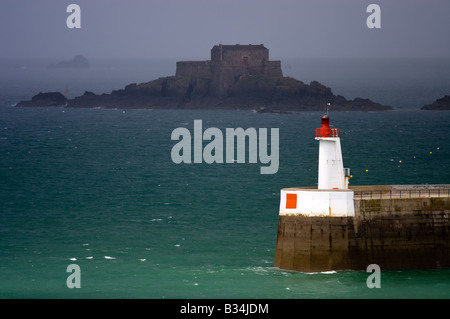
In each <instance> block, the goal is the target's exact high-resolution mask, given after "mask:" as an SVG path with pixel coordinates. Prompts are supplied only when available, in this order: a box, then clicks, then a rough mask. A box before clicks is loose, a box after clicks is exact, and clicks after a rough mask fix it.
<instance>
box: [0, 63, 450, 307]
mask: <svg viewBox="0 0 450 319" xmlns="http://www.w3.org/2000/svg"><path fill="white" fill-rule="evenodd" d="M52 62H57V61H46V60H30V61H25V60H2V61H0V298H2V299H28V298H33V299H72V298H74V299H110V298H111V299H116V298H117V299H118V298H126V299H127V298H133V299H134V298H136V299H144V298H145V299H211V298H212V299H216V298H217V299H255V300H257V299H266V300H268V299H309V298H312V299H335V298H337V299H340V298H345V299H348V298H350V299H353V298H358V299H372V298H383V299H384V298H388V299H411V298H413V299H415V298H420V299H422V298H438V299H440V298H442V299H447V298H449V297H450V269H428V270H423V269H413V270H396V271H389V270H383V269H381V273H380V280H381V281H380V283H381V286H380V288H369V287H368V285H367V280H368V277H369V276H370V275H371V272H367V271H364V270H361V271H351V270H348V271H327V272H319V273H301V272H295V271H287V270H283V269H278V268H275V267H274V266H273V262H274V256H275V244H276V236H277V226H278V209H279V201H280V189H282V188H285V187H295V186H316V185H317V166H318V163H317V161H318V142H317V141H316V140H315V139H314V137H315V128H316V127H319V126H320V117H321V116H322V115H323V112H321V111H319V112H295V113H292V114H258V113H256V112H253V111H252V110H156V109H155V110H151V109H135V110H130V109H126V110H123V109H102V108H95V109H93V108H77V109H74V108H64V107H34V108H21V107H15V104H16V103H17V102H19V101H20V100H29V99H31V97H32V96H33V95H35V94H37V93H39V92H48V91H59V92H61V93H64V92H65V91H66V89H67V91H68V96H69V98H73V97H75V96H78V95H81V94H83V93H84V92H85V91H91V92H94V93H97V94H101V93H109V92H111V91H112V90H116V89H121V88H124V86H125V85H127V84H129V83H141V82H146V81H150V80H153V79H156V78H158V77H161V76H167V75H173V74H174V73H175V62H176V61H175V60H174V61H171V60H164V59H162V60H139V61H138V60H136V61H120V60H118V61H114V60H91V61H90V62H91V68H89V69H79V70H68V69H48V68H47V65H48V64H50V63H52ZM282 66H283V72H284V75H285V76H292V77H294V78H296V79H298V80H301V81H303V82H305V83H309V82H310V81H313V80H317V81H319V82H321V83H322V84H324V85H326V86H329V87H331V89H332V91H333V92H334V93H335V94H340V95H343V96H345V97H346V98H348V99H352V98H355V97H362V98H370V99H372V100H374V101H376V102H379V103H382V104H385V105H391V106H393V107H394V110H392V111H389V112H337V111H333V107H332V106H331V108H330V112H329V116H330V118H331V124H332V125H333V126H334V127H338V128H339V129H340V135H341V143H342V151H343V160H344V167H349V168H350V169H351V174H352V176H353V178H352V179H351V180H350V183H351V185H385V184H450V160H449V159H450V142H449V141H450V140H449V133H450V112H446V111H422V110H420V107H422V106H423V105H425V104H429V103H432V102H433V101H434V100H436V99H437V98H440V97H443V96H444V95H446V94H447V95H448V94H450V59H448V58H435V59H419V58H410V59H381V58H380V59H378V58H377V59H362V58H361V59H331V60H321V59H313V58H311V59H300V58H296V59H286V60H283V61H282ZM194 120H202V125H203V130H205V129H207V128H209V127H214V128H218V129H220V130H222V132H225V130H226V128H238V127H242V128H243V129H247V128H250V127H254V128H257V129H258V128H267V129H270V128H278V129H279V169H278V171H277V172H276V173H275V174H261V173H260V167H261V166H263V165H264V164H262V163H261V162H259V161H258V163H249V161H248V160H247V161H246V162H245V163H236V162H233V163H222V164H219V163H212V164H207V163H205V162H203V163H191V164H186V163H180V164H176V163H174V161H173V160H172V157H171V151H172V148H173V147H174V145H175V144H176V143H177V141H175V140H172V139H171V134H172V132H173V130H175V129H176V128H180V127H182V128H186V129H188V130H189V131H190V132H191V133H192V132H193V128H194ZM203 143H204V145H205V144H206V141H204V142H203ZM73 267H76V268H73ZM73 283H76V284H77V285H78V287H73V285H72V286H71V284H73Z"/></svg>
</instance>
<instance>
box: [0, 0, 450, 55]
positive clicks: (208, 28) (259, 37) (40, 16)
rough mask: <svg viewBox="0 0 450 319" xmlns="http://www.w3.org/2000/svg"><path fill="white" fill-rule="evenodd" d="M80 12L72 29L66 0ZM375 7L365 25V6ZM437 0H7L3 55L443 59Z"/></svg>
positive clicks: (444, 26)
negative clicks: (241, 50) (221, 51)
mask: <svg viewBox="0 0 450 319" xmlns="http://www.w3.org/2000/svg"><path fill="white" fill-rule="evenodd" d="M71 3H76V4H78V5H79V6H80V8H81V14H80V16H81V28H79V29H70V28H68V27H67V25H66V19H67V18H68V16H69V15H70V13H67V12H66V8H67V6H68V5H69V4H71ZM371 3H376V4H378V5H379V6H380V8H381V28H379V29H369V28H368V27H367V25H366V19H367V18H368V16H369V13H367V12H366V8H367V6H368V5H369V4H371ZM448 12H450V3H449V2H448V1H444V0H435V1H432V2H431V1H419V0H415V1H411V0H408V1H406V0H399V1H395V2H393V1H388V0H377V1H373V0H372V1H366V0H363V1H360V0H344V1H332V0H322V1H290V0H281V1H273V0H259V1H258V0H247V1H237V0H228V1H224V0H210V1H206V0H189V1H185V0H170V1H163V0H153V1H143V0H133V1H127V2H124V1H117V0H116V1H95V2H92V1H87V0H76V1H58V2H55V1H49V0H41V1H33V2H30V1H25V0H15V1H12V0H6V1H4V2H3V4H2V10H1V11H0V26H1V28H0V39H1V40H2V50H0V58H1V59H11V58H15V59H31V58H40V59H68V58H71V57H73V56H75V55H76V54H83V55H84V56H86V57H87V58H88V59H159V58H165V59H172V60H207V59H209V58H210V50H211V48H212V47H213V46H214V45H216V44H219V43H223V44H264V45H265V46H266V47H267V48H268V49H269V50H270V58H271V59H272V60H282V59H287V58H313V57H315V58H332V57H333V58H375V57H379V58H402V57H423V58H435V57H448V56H450V41H448V39H449V38H450V28H449V24H448V18H447V14H448Z"/></svg>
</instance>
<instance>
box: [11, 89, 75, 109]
mask: <svg viewBox="0 0 450 319" xmlns="http://www.w3.org/2000/svg"><path fill="white" fill-rule="evenodd" d="M66 104H67V99H66V97H65V96H64V95H62V94H61V93H59V92H47V93H39V94H36V95H35V96H33V97H32V98H31V101H21V102H19V103H17V105H16V106H65V105H66Z"/></svg>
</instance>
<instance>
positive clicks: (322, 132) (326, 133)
mask: <svg viewBox="0 0 450 319" xmlns="http://www.w3.org/2000/svg"><path fill="white" fill-rule="evenodd" d="M316 137H339V129H338V128H329V129H323V128H320V127H319V128H316Z"/></svg>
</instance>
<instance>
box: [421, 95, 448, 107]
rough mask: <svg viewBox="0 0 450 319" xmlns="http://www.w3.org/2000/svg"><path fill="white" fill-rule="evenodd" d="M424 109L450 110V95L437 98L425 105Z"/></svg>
mask: <svg viewBox="0 0 450 319" xmlns="http://www.w3.org/2000/svg"><path fill="white" fill-rule="evenodd" d="M422 110H435V111H449V110H450V95H446V96H444V97H443V98H440V99H437V100H436V101H434V102H433V103H431V104H427V105H425V106H423V107H422Z"/></svg>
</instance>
